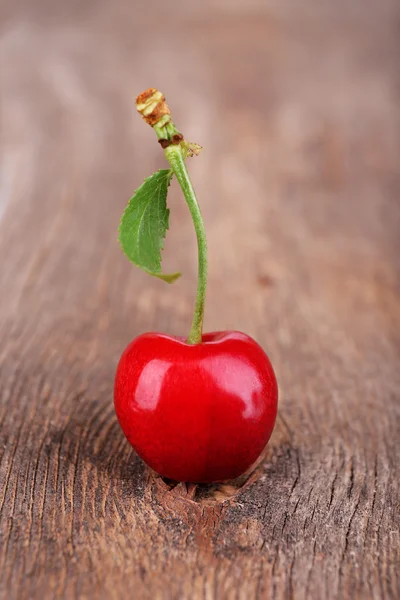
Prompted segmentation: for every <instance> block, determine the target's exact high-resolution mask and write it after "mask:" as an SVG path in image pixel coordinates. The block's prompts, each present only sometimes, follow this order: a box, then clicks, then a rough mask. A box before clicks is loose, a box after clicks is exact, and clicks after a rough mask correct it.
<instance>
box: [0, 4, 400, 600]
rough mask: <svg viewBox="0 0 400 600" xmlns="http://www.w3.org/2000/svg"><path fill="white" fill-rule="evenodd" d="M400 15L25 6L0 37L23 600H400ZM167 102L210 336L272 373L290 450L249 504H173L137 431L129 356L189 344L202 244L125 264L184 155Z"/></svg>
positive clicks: (6, 287) (5, 477) (9, 506)
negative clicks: (153, 116)
mask: <svg viewBox="0 0 400 600" xmlns="http://www.w3.org/2000/svg"><path fill="white" fill-rule="evenodd" d="M398 23H399V11H398V6H397V3H395V2H392V1H390V0H383V1H382V2H380V3H374V2H372V0H368V1H367V2H365V3H362V5H361V4H360V5H358V3H345V2H343V1H339V2H335V3H330V4H329V5H328V4H326V5H325V4H324V3H321V2H318V3H317V2H314V1H313V0H307V2H304V3H301V5H300V4H298V3H296V2H294V1H292V0H290V1H289V0H287V1H286V2H282V3H276V2H272V1H271V2H265V3H261V2H258V1H257V0H247V1H246V2H245V1H244V0H237V1H236V2H228V0H220V1H219V2H211V1H209V0H207V1H205V2H203V3H196V5H195V4H194V3H187V2H183V1H181V0H180V1H179V2H176V3H173V5H171V3H161V2H154V0H150V1H148V2H146V3H141V4H140V5H139V4H136V3H125V2H123V0H116V1H114V2H112V3H111V2H105V1H101V0H100V1H98V2H92V1H89V0H88V1H87V2H84V3H80V2H67V3H66V2H63V3H61V2H59V3H58V2H53V1H52V2H50V1H47V0H37V1H36V2H33V3H31V2H27V0H19V1H18V2H13V1H11V0H5V2H4V3H3V6H2V21H1V30H0V33H1V37H0V49H1V50H0V73H1V75H0V78H1V79H0V95H1V96H0V98H1V130H0V144H1V150H0V153H1V171H0V176H1V189H0V210H1V220H0V261H1V270H0V281H1V295H0V335H1V338H0V339H1V345H0V356H1V362H0V364H1V370H0V394H1V401H0V460H1V462H0V540H1V541H0V547H1V550H0V571H1V577H0V595H1V598H4V599H7V600H25V599H27V600H28V599H29V600H31V599H32V600H34V599H36V598H38V599H41V600H43V599H52V598H67V599H70V598H71V599H73V598H79V599H84V598H87V599H89V598H90V599H97V598H99V599H101V598H104V599H110V600H113V599H119V598H126V597H134V598H141V599H142V598H143V599H144V600H145V599H147V598H151V599H153V600H154V599H159V598H160V599H163V598H168V599H169V598H172V599H175V598H176V599H186V598H188V599H203V598H204V599H207V600H208V599H211V598H216V599H225V598H227V599H231V598H232V599H234V598H237V599H242V598H243V599H249V598H254V599H291V598H295V599H296V600H302V599H308V598H312V599H317V600H320V599H327V600H330V599H341V600H342V599H363V600H364V599H368V598H373V599H395V598H399V597H400V585H399V545H400V539H399V532H400V528H399V524H400V518H399V513H400V511H399V506H400V503H399V476H400V467H399V465H400V451H399V448H400V444H399V437H400V419H399V395H400V368H399V367H400V352H399V350H400V326H399V322H400V296H399V291H400V269H399V264H400V263H399V254H400V236H399V225H400V203H399V192H400V180H399V164H400V163H399V158H400V111H399V106H400V103H399V100H400V93H399V89H400V88H399V70H398V56H399V49H400V42H399V37H398ZM151 85H155V86H157V87H158V88H160V89H161V90H163V91H164V93H165V94H166V96H167V98H168V101H169V104H170V106H171V107H172V110H173V113H174V117H175V120H176V122H177V123H178V125H179V126H180V128H181V129H182V131H184V132H185V134H186V135H187V137H188V138H190V139H193V140H194V141H196V142H198V143H201V144H202V145H203V146H204V151H203V153H202V155H201V156H200V157H198V158H196V160H194V159H193V161H191V164H190V169H191V173H192V174H193V179H194V182H195V185H196V189H197V191H198V195H199V198H200V200H201V204H202V207H203V212H204V218H205V221H206V224H207V227H208V236H209V246H210V283H209V295H208V306H207V314H206V326H207V329H208V330H213V329H216V328H218V329H222V328H235V329H241V330H244V331H246V332H248V333H249V334H250V335H253V336H254V337H255V338H256V339H257V340H258V341H259V342H260V343H261V344H262V345H263V346H264V347H265V349H266V350H267V352H268V353H269V355H270V356H271V359H272V361H273V363H274V365H275V367H276V370H277V374H278V378H279V382H280V392H281V403H280V413H279V418H278V422H277V426H276V429H275V432H274V434H273V437H272V439H271V442H270V444H269V446H268V450H267V453H266V456H265V457H264V460H263V461H262V462H261V463H260V465H259V466H258V467H257V469H256V470H255V471H254V472H253V474H252V475H251V476H250V477H248V478H247V479H246V478H243V479H242V480H241V481H238V482H235V483H233V484H232V485H220V486H215V487H211V488H210V487H195V486H192V485H191V486H187V485H186V484H178V485H175V486H174V485H172V484H171V483H168V482H165V481H163V480H162V479H160V478H159V477H157V476H155V475H154V474H151V473H149V471H148V470H147V469H146V468H145V467H144V465H143V464H142V462H141V461H140V460H139V459H138V457H137V456H136V455H135V453H134V452H133V451H132V450H131V449H130V447H129V446H128V444H127V442H126V441H125V439H124V437H123V435H122V433H121V431H120V429H119V427H118V424H117V422H116V419H115V416H114V411H113V404H112V386H113V376H114V371H115V366H116V363H117V360H118V357H119V355H120V353H121V351H122V349H123V348H124V347H125V345H126V344H127V343H128V341H129V340H130V339H131V338H132V337H134V336H135V335H137V334H138V333H139V332H142V331H146V330H152V329H155V330H162V331H167V332H171V333H176V334H185V333H186V332H187V331H188V328H189V326H190V319H191V310H192V304H193V301H194V288H195V265H196V261H195V252H196V249H195V241H194V235H193V231H192V225H191V222H190V219H189V216H188V213H187V209H186V207H185V205H184V202H183V201H182V198H181V196H180V194H179V191H178V190H177V189H176V188H173V193H172V197H171V200H170V207H171V214H172V218H171V231H170V234H169V237H168V240H167V244H166V250H165V260H164V266H165V270H166V271H167V272H168V270H170V269H172V270H173V269H179V270H182V271H183V272H184V277H183V279H182V280H181V281H179V282H178V283H177V284H175V286H172V287H169V286H166V285H165V284H163V283H162V282H158V281H153V280H151V279H150V278H148V277H147V276H146V275H144V274H141V273H140V272H138V271H137V270H134V269H133V268H132V267H131V266H130V265H129V264H128V261H126V259H125V258H124V257H123V255H122V253H121V252H120V250H119V248H118V245H117V243H116V229H117V226H118V221H119V216H120V213H121V211H122V209H123V207H124V205H125V203H126V200H127V199H128V198H129V197H130V195H131V192H132V190H133V189H135V187H137V186H138V184H139V183H140V182H141V181H142V179H143V178H144V177H146V176H147V175H148V174H149V173H150V172H151V171H152V170H153V169H154V168H157V167H160V166H162V165H163V164H164V163H163V157H162V153H161V152H160V150H159V148H158V147H157V144H156V142H155V140H154V139H153V135H152V132H151V131H150V130H149V129H148V128H147V127H145V125H144V124H143V122H142V121H141V119H140V118H139V117H137V116H136V115H135V114H134V112H135V111H134V106H133V99H134V97H135V96H136V94H137V93H138V92H140V91H142V90H143V89H145V88H147V87H149V86H151Z"/></svg>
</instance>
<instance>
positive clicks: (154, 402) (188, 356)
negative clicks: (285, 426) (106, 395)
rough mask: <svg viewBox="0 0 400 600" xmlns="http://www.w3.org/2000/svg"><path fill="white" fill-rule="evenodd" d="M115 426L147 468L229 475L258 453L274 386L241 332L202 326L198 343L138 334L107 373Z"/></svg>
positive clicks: (181, 476)
mask: <svg viewBox="0 0 400 600" xmlns="http://www.w3.org/2000/svg"><path fill="white" fill-rule="evenodd" d="M114 401H115V409H116V412H117V416H118V420H119V422H120V424H121V427H122V429H123V432H124V433H125V435H126V437H127V438H128V440H129V442H130V443H131V444H132V446H133V447H134V449H135V450H136V452H137V453H138V454H139V456H141V457H142V459H143V460H144V461H145V462H146V463H147V464H148V465H149V466H150V467H152V469H154V470H155V471H157V472H158V473H160V474H161V475H163V476H165V477H168V478H170V479H175V480H178V481H193V482H199V483H201V482H203V483H207V482H212V481H223V480H227V479H233V478H235V477H237V476H239V475H241V474H242V473H244V472H245V471H246V470H247V469H248V468H249V467H250V466H251V465H252V464H253V463H254V462H255V461H256V459H257V458H258V456H259V455H260V454H261V452H262V450H263V448H264V447H265V445H266V443H267V442H268V440H269V438H270V436H271V433H272V430H273V428H274V424H275V418H276V412H277V403H278V387H277V383H276V378H275V374H274V371H273V368H272V366H271V363H270V362H269V360H268V357H267V355H266V354H265V352H264V351H263V349H262V348H261V347H260V346H259V345H258V344H257V343H256V342H255V341H254V340H253V339H252V338H250V337H249V336H248V335H245V334H244V333H239V332H232V331H222V332H215V333H207V334H205V335H204V336H203V342H202V343H201V344H194V345H193V344H188V343H186V342H185V340H184V339H183V338H178V337H173V336H168V335H164V334H161V333H145V334H143V335H141V336H139V337H137V338H136V339H134V340H133V341H132V342H131V343H130V344H129V345H128V346H127V348H126V349H125V351H124V352H123V354H122V356H121V359H120V362H119V365H118V369H117V374H116V378H115V395H114Z"/></svg>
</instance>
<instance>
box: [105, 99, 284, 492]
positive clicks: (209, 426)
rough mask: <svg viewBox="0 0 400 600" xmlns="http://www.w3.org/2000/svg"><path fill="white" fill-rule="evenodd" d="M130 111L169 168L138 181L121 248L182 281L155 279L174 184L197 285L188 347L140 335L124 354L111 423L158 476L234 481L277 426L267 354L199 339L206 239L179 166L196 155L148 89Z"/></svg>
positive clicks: (250, 346) (217, 338)
mask: <svg viewBox="0 0 400 600" xmlns="http://www.w3.org/2000/svg"><path fill="white" fill-rule="evenodd" d="M136 107H137V109H138V111H139V113H140V114H141V115H142V117H143V118H144V120H145V121H146V122H147V123H148V124H149V125H150V126H151V127H152V128H153V129H154V131H155V133H156V135H157V138H158V141H159V142H160V145H161V147H162V148H163V150H164V155H165V158H166V159H167V161H168V163H169V166H170V169H168V170H166V169H161V170H160V171H157V172H156V173H153V175H151V176H150V177H148V178H147V179H145V181H144V183H143V184H142V185H141V186H140V187H139V188H138V189H137V190H136V192H135V194H134V195H133V197H132V198H131V200H130V201H129V203H128V206H127V207H126V209H125V211H124V214H123V215H122V219H121V223H120V227H119V241H120V243H121V247H122V249H123V251H124V252H125V254H126V255H127V257H128V258H129V259H130V260H131V261H132V262H133V263H134V264H135V265H137V266H138V267H140V268H142V269H143V270H144V271H146V272H147V273H149V274H150V275H153V276H154V277H158V278H159V279H162V280H163V281H166V282H167V283H173V282H174V281H175V280H176V279H177V278H178V277H179V276H180V273H171V274H165V273H162V271H161V249H162V248H163V244H164V237H165V234H166V231H167V229H168V225H169V210H168V208H167V203H166V198H167V191H168V186H169V184H170V182H171V179H172V177H173V176H174V177H176V179H177V181H178V183H179V185H180V187H181V190H182V192H183V195H184V197H185V200H186V203H187V206H188V208H189V211H190V214H191V216H192V220H193V224H194V229H195V232H196V238H197V248H198V276H197V292H196V301H195V306H194V312H193V320H192V326H191V329H190V332H189V335H188V338H187V340H185V338H180V337H173V336H168V335H164V334H162V333H145V334H143V335H140V336H139V337H137V338H136V339H135V340H133V342H131V343H130V344H129V345H128V347H127V348H126V349H125V351H124V352H123V354H122V356H121V359H120V361H119V364H118V368H117V374H116V378H115V392H114V402H115V410H116V413H117V417H118V419H119V422H120V424H121V427H122V429H123V431H124V433H125V435H126V437H127V438H128V440H129V442H130V443H131V444H132V446H133V447H134V448H135V450H136V451H137V453H138V454H139V455H140V456H141V457H142V458H143V460H144V461H145V462H146V463H147V464H148V465H150V467H152V468H153V469H154V470H155V471H157V472H158V473H160V474H161V475H164V476H165V477H168V478H169V479H175V480H179V481H192V482H199V483H200V482H201V483H208V482H212V481H224V480H229V479H234V478H235V477H238V476H239V475H241V474H242V473H244V472H245V471H246V470H247V469H248V468H249V467H250V466H251V465H252V464H253V463H254V462H255V461H256V460H257V458H258V457H259V456H260V454H261V452H262V450H263V448H264V447H265V445H266V443H267V442H268V440H269V438H270V436H271V433H272V430H273V428H274V424H275V418H276V411H277V403H278V387H277V383H276V379H275V374H274V371H273V368H272V366H271V363H270V362H269V360H268V357H267V355H266V354H265V352H264V350H263V349H262V348H261V347H260V346H259V345H258V344H257V343H256V342H255V341H254V340H253V339H252V338H251V337H249V336H248V335H245V334H244V333H239V332H237V331H220V332H214V333H207V334H205V335H203V321H204V307H205V298H206V287H207V265H208V261H207V239H206V234H205V229H204V223H203V217H202V214H201V211H200V207H199V204H198V201H197V198H196V194H195V191H194V189H193V185H192V182H191V180H190V177H189V173H188V170H187V167H186V159H187V158H188V157H189V156H194V155H197V154H198V153H199V152H200V150H201V146H199V145H198V144H193V143H189V142H187V140H185V138H184V136H183V135H182V134H181V133H180V132H179V131H178V130H177V128H176V126H175V124H174V123H173V121H172V118H171V111H170V109H169V107H168V105H167V104H166V102H165V98H164V96H163V94H162V93H161V92H159V91H158V90H156V89H154V88H150V89H148V90H146V91H145V92H143V93H142V94H140V95H139V96H138V97H137V99H136Z"/></svg>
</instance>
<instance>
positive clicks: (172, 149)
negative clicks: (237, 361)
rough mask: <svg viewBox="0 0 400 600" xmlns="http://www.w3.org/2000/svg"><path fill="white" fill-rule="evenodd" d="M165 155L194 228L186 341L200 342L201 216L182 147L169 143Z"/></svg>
mask: <svg viewBox="0 0 400 600" xmlns="http://www.w3.org/2000/svg"><path fill="white" fill-rule="evenodd" d="M164 153H165V157H166V159H167V161H168V162H169V164H170V165H171V168H172V170H173V172H174V174H175V176H176V178H177V180H178V183H179V185H180V186H181V189H182V192H183V195H184V196H185V200H186V202H187V205H188V207H189V210H190V214H191V215H192V219H193V223H194V229H195V231H196V236H197V248H198V275H197V292H196V304H195V308H194V314H193V321H192V327H191V329H190V333H189V337H188V340H187V341H188V343H189V344H200V343H201V341H202V333H203V320H204V304H205V299H206V287H207V239H206V233H205V229H204V222H203V217H202V215H201V211H200V207H199V204H198V202H197V198H196V194H195V191H194V189H193V185H192V182H191V181H190V177H189V173H188V171H187V168H186V164H185V159H184V154H183V149H182V146H181V145H180V144H177V145H172V144H171V145H170V146H168V147H167V148H165V150H164Z"/></svg>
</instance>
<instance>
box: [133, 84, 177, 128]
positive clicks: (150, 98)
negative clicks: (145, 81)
mask: <svg viewBox="0 0 400 600" xmlns="http://www.w3.org/2000/svg"><path fill="white" fill-rule="evenodd" d="M136 108H137V110H138V112H140V114H141V115H142V117H143V119H144V120H145V121H146V123H148V124H149V125H151V126H152V127H153V125H155V124H156V123H158V122H159V121H160V119H162V117H165V115H168V116H169V115H170V114H171V111H170V110H169V108H168V104H167V103H166V102H165V97H164V95H163V94H162V93H161V92H159V91H158V90H156V89H155V88H149V89H148V90H146V91H145V92H142V93H141V94H139V96H138V97H137V98H136ZM169 120H170V119H168V118H167V119H165V121H169Z"/></svg>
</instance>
